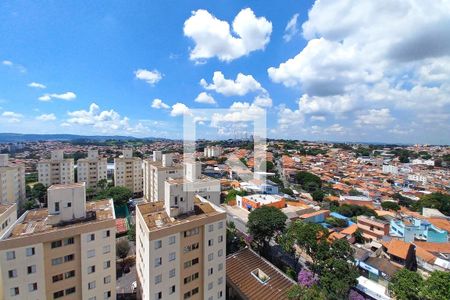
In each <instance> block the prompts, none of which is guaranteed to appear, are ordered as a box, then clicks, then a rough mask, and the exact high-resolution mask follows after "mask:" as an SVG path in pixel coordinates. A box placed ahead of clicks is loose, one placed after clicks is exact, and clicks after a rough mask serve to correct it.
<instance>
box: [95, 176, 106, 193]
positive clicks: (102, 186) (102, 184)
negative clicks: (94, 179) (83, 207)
mask: <svg viewBox="0 0 450 300" xmlns="http://www.w3.org/2000/svg"><path fill="white" fill-rule="evenodd" d="M107 187H108V180H106V179H100V180H99V181H98V183H97V188H99V189H100V190H101V191H103V190H105V189H106V188H107Z"/></svg>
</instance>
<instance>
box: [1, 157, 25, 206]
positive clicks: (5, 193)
mask: <svg viewBox="0 0 450 300" xmlns="http://www.w3.org/2000/svg"><path fill="white" fill-rule="evenodd" d="M25 198H26V195H25V166H24V165H23V164H16V163H10V162H9V156H8V154H0V203H1V204H14V203H17V205H18V206H20V205H21V204H22V203H23V202H24V201H25Z"/></svg>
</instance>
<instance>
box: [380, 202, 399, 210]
mask: <svg viewBox="0 0 450 300" xmlns="http://www.w3.org/2000/svg"><path fill="white" fill-rule="evenodd" d="M381 207H382V208H383V209H384V210H393V211H399V210H400V206H399V205H398V204H397V203H395V202H392V201H384V202H381Z"/></svg>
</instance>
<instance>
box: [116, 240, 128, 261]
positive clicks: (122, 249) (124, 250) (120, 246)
mask: <svg viewBox="0 0 450 300" xmlns="http://www.w3.org/2000/svg"><path fill="white" fill-rule="evenodd" d="M128 252H130V243H129V242H128V241H127V240H126V239H121V240H120V241H118V242H117V243H116V255H117V257H118V258H120V259H124V258H125V257H127V256H128Z"/></svg>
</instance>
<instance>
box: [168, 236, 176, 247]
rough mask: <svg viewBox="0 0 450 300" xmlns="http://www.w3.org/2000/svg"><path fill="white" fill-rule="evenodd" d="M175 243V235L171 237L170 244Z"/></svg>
mask: <svg viewBox="0 0 450 300" xmlns="http://www.w3.org/2000/svg"><path fill="white" fill-rule="evenodd" d="M173 244H175V236H174V235H172V236H170V237H169V245H173Z"/></svg>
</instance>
